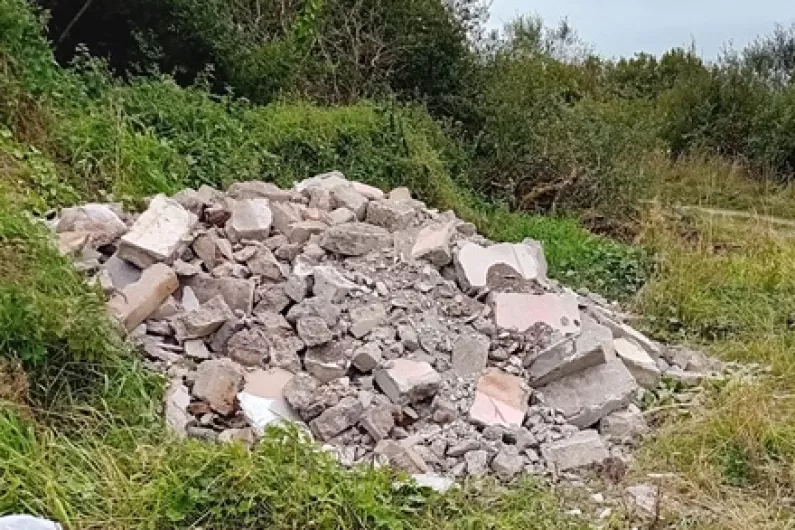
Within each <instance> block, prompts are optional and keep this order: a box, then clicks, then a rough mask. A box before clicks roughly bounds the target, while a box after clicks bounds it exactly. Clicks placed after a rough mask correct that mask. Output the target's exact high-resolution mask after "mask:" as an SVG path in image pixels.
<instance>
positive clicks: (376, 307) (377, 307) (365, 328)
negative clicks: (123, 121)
mask: <svg viewBox="0 0 795 530" xmlns="http://www.w3.org/2000/svg"><path fill="white" fill-rule="evenodd" d="M350 315H351V327H350V332H351V335H353V336H354V337H356V338H357V339H360V338H362V337H364V336H365V335H367V334H368V333H370V332H371V331H372V330H373V329H374V328H375V327H377V326H379V325H380V324H381V323H383V322H384V321H385V320H386V310H385V309H384V306H383V305H382V304H369V305H366V306H359V307H355V308H353V309H351V310H350Z"/></svg>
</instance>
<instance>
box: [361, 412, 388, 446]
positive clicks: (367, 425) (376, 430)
mask: <svg viewBox="0 0 795 530" xmlns="http://www.w3.org/2000/svg"><path fill="white" fill-rule="evenodd" d="M359 421H360V424H361V426H362V427H363V428H364V430H366V431H367V433H368V434H369V435H370V436H372V437H373V440H375V441H376V443H377V442H380V441H381V440H383V439H384V438H386V437H388V436H389V433H390V432H391V431H392V428H394V426H395V418H394V416H393V415H392V407H391V406H383V405H382V406H375V407H371V408H369V409H368V410H366V411H365V412H364V415H363V416H362V418H361V420H359Z"/></svg>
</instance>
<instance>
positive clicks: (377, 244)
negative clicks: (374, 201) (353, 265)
mask: <svg viewBox="0 0 795 530" xmlns="http://www.w3.org/2000/svg"><path fill="white" fill-rule="evenodd" d="M391 243H392V236H391V234H390V233H389V232H388V231H387V230H386V229H384V228H381V227H380V226H374V225H371V224H368V223H343V224H341V225H337V226H332V227H331V228H329V229H328V230H326V232H325V234H323V239H322V240H321V242H320V246H321V247H323V248H324V249H326V250H328V251H330V252H334V253H336V254H342V255H343V256H363V255H364V254H367V253H368V252H372V251H373V250H376V249H382V248H384V247H386V246H388V245H390V244H391Z"/></svg>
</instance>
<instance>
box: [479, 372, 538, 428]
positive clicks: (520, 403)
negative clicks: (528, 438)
mask: <svg viewBox="0 0 795 530" xmlns="http://www.w3.org/2000/svg"><path fill="white" fill-rule="evenodd" d="M529 398H530V389H529V388H528V387H527V384H526V383H525V382H524V380H523V379H522V378H520V377H517V376H515V375H511V374H508V373H505V372H503V371H502V370H500V369H498V368H489V369H487V370H486V372H485V373H484V374H483V375H482V376H481V377H480V379H479V380H478V386H477V389H476V390H475V401H474V402H473V403H472V407H471V408H470V409H469V418H470V420H471V421H473V422H475V423H477V424H480V425H485V426H489V425H503V426H506V427H509V426H513V427H519V426H521V425H522V422H523V421H524V416H525V413H526V411H527V402H528V400H529Z"/></svg>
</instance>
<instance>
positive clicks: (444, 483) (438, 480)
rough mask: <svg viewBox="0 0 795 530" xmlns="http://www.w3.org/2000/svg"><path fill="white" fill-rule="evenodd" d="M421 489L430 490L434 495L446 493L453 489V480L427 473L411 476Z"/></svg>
mask: <svg viewBox="0 0 795 530" xmlns="http://www.w3.org/2000/svg"><path fill="white" fill-rule="evenodd" d="M411 478H412V479H414V481H415V482H416V483H417V486H419V487H421V488H430V489H432V490H433V491H435V492H436V493H441V494H444V493H447V492H448V491H450V490H451V489H452V488H454V487H455V480H453V479H451V478H448V477H443V476H441V475H433V474H428V473H422V474H414V475H412V476H411Z"/></svg>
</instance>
